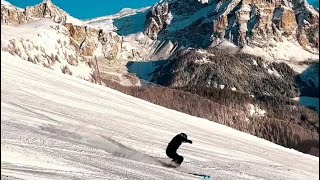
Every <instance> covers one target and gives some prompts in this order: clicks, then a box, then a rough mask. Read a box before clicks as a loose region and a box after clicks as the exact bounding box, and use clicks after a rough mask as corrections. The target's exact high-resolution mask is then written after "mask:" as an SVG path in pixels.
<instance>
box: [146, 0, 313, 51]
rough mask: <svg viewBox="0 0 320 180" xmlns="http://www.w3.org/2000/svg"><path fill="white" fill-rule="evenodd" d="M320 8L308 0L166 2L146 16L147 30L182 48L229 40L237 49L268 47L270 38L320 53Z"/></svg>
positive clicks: (156, 36)
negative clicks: (296, 42)
mask: <svg viewBox="0 0 320 180" xmlns="http://www.w3.org/2000/svg"><path fill="white" fill-rule="evenodd" d="M318 29H319V12H317V11H316V10H315V9H313V8H311V7H310V6H309V5H308V4H307V2H306V1H277V0H272V1H265V0H232V1H224V0H219V1H210V0H209V1H206V2H202V1H195V0H186V1H164V2H162V3H159V4H158V5H156V6H154V7H153V8H152V10H150V12H149V14H148V17H147V25H146V30H145V33H146V34H147V35H148V36H150V37H151V38H153V39H159V40H161V39H162V40H163V39H165V40H171V41H178V42H179V43H180V44H181V45H183V46H189V47H202V48H204V47H208V46H210V45H212V43H213V42H214V39H216V38H219V39H227V40H229V41H231V42H233V43H234V44H235V45H237V46H238V47H243V46H245V45H251V46H258V47H263V46H269V45H268V43H267V42H268V41H269V40H271V39H272V40H274V41H276V42H282V41H285V40H288V41H298V42H299V44H300V45H301V46H302V47H303V48H304V49H305V50H308V51H312V52H318V48H319V36H318V32H319V31H318Z"/></svg>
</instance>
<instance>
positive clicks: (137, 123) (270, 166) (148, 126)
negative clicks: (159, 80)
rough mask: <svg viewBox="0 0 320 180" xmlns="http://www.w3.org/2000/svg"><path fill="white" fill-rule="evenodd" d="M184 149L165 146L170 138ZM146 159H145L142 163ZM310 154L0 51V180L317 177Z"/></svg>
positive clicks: (274, 178) (302, 179)
mask: <svg viewBox="0 0 320 180" xmlns="http://www.w3.org/2000/svg"><path fill="white" fill-rule="evenodd" d="M180 132H185V133H186V134H188V137H189V138H190V139H191V140H193V144H183V145H182V146H181V148H180V149H179V150H178V153H179V154H181V155H183V156H184V158H185V162H184V163H183V164H182V165H181V167H180V168H179V169H171V168H165V167H162V166H161V165H160V163H159V162H158V161H157V160H156V158H152V157H157V158H159V159H161V160H162V161H167V162H169V160H168V159H167V158H166V155H165V148H166V145H167V143H168V142H169V141H170V140H171V138H172V137H173V136H174V135H176V134H177V133H180ZM151 156H152V157H151ZM318 163H319V158H317V157H313V156H310V155H306V154H302V153H299V152H297V151H294V150H290V149H286V148H284V147H281V146H278V145H275V144H273V143H270V142H268V141H265V140H262V139H259V138H257V137H254V136H251V135H248V134H245V133H242V132H239V131H236V130H233V129H231V128H229V127H226V126H223V125H220V124H217V123H214V122H210V121H208V120H205V119H201V118H196V117H193V116H190V115H187V114H183V113H180V112H177V111H174V110H170V109H167V108H164V107H161V106H157V105H154V104H151V103H149V102H146V101H143V100H140V99H137V98H134V97H131V96H128V95H125V94H122V93H120V92H118V91H115V90H112V89H109V88H106V87H103V86H99V85H95V84H92V83H90V82H87V81H84V80H81V79H78V78H76V77H72V76H68V75H64V74H60V73H59V72H56V71H53V70H50V69H46V68H43V67H40V66H38V65H34V64H32V63H30V62H27V61H23V60H21V59H19V58H18V57H14V56H12V55H10V54H8V53H6V52H1V179H6V177H8V179H32V180H37V179H90V180H92V179H148V180H151V179H170V180H171V179H201V177H197V176H193V175H190V174H187V173H183V172H179V171H186V172H192V173H199V174H207V175H210V176H211V179H214V180H218V179H221V180H222V179H223V180H226V179H270V180H271V179H272V180H276V179H281V180H283V179H301V180H312V179H314V180H316V179H319V164H318Z"/></svg>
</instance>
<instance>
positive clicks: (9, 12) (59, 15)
mask: <svg viewBox="0 0 320 180" xmlns="http://www.w3.org/2000/svg"><path fill="white" fill-rule="evenodd" d="M39 18H49V19H52V20H53V21H54V22H57V23H61V24H66V23H72V24H75V25H84V24H85V23H83V22H82V21H80V20H78V19H76V18H74V17H72V16H70V15H69V14H68V13H67V12H65V11H64V10H62V9H60V8H59V7H58V6H56V5H55V4H53V2H52V1H51V0H44V1H42V2H41V3H39V4H37V5H35V6H30V7H26V8H25V9H21V8H17V7H15V6H13V5H11V4H10V3H6V1H1V24H23V23H27V22H30V21H34V20H37V19H39Z"/></svg>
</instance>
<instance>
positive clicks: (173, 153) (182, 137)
mask: <svg viewBox="0 0 320 180" xmlns="http://www.w3.org/2000/svg"><path fill="white" fill-rule="evenodd" d="M182 143H190V144H192V141H191V140H189V139H188V138H187V135H186V134H185V133H180V134H178V135H176V136H175V137H174V138H173V139H172V140H171V141H170V143H169V144H168V146H167V149H166V154H167V156H168V157H169V158H171V159H172V162H174V163H176V165H175V166H179V165H180V164H181V163H182V161H183V157H182V156H180V155H179V154H177V149H178V148H179V146H180V145H181V144H182Z"/></svg>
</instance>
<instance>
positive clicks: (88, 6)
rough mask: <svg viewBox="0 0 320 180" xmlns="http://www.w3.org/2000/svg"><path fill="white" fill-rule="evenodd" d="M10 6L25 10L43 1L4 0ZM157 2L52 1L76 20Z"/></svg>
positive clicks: (128, 0) (154, 0)
mask: <svg viewBox="0 0 320 180" xmlns="http://www.w3.org/2000/svg"><path fill="white" fill-rule="evenodd" d="M6 1H8V2H10V3H11V4H13V5H15V6H18V7H21V8H25V7H26V6H33V5H35V4H39V3H41V2H42V1H43V0H6ZM158 1H159V0H73V1H71V0H52V2H53V3H54V4H55V5H57V6H58V7H59V8H61V9H63V10H65V11H66V12H68V13H69V14H70V15H71V16H73V17H75V18H78V19H90V18H95V17H100V16H106V15H111V14H115V13H117V12H119V11H120V10H121V9H123V8H133V9H137V8H142V7H146V6H151V5H153V4H155V3H156V2H158Z"/></svg>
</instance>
